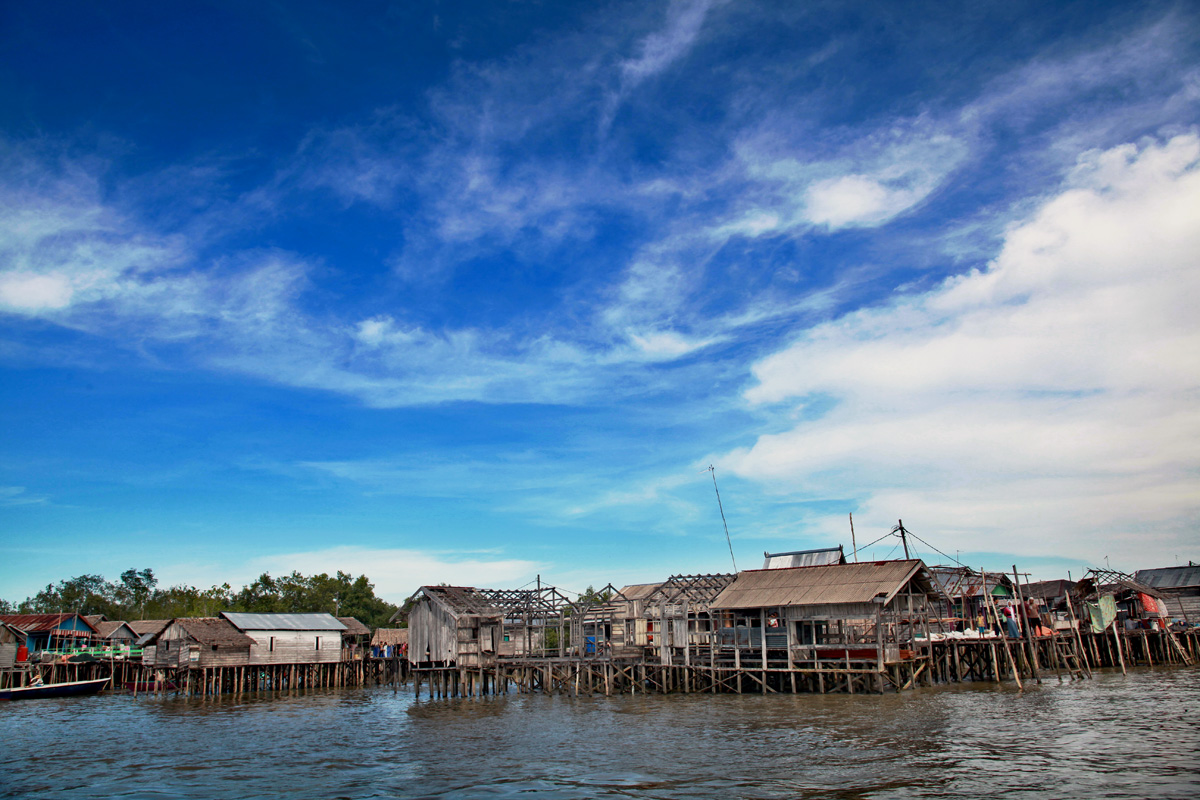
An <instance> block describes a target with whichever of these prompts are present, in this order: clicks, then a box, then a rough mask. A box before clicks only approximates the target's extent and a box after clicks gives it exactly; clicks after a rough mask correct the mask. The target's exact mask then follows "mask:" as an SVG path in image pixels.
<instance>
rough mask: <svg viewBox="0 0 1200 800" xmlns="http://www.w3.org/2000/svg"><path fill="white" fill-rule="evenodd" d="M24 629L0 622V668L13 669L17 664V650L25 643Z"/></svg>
mask: <svg viewBox="0 0 1200 800" xmlns="http://www.w3.org/2000/svg"><path fill="white" fill-rule="evenodd" d="M25 638H26V637H25V631H23V630H21V629H20V628H18V627H16V626H14V625H9V624H8V623H7V622H0V670H10V669H13V668H14V667H15V666H16V664H17V651H18V650H19V649H20V648H21V647H23V646H24V645H25Z"/></svg>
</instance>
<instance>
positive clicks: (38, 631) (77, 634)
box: [0, 613, 96, 653]
mask: <svg viewBox="0 0 1200 800" xmlns="http://www.w3.org/2000/svg"><path fill="white" fill-rule="evenodd" d="M0 622H5V623H8V624H9V625H12V626H13V627H15V628H17V629H19V630H21V631H24V633H25V642H24V644H25V646H26V647H27V648H28V649H29V652H30V653H37V652H40V651H43V650H52V651H62V650H72V649H76V648H80V647H86V646H87V645H88V644H90V643H91V642H92V641H93V640H94V639H95V638H96V628H95V626H93V625H92V624H91V623H90V622H88V620H87V618H86V617H84V616H83V615H82V614H74V613H69V614H68V613H63V614H0Z"/></svg>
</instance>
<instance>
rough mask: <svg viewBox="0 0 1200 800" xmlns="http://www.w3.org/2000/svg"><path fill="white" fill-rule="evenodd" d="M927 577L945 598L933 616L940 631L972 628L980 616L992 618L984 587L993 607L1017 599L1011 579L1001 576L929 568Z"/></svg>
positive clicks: (972, 571) (961, 567) (955, 568)
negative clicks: (942, 628)
mask: <svg viewBox="0 0 1200 800" xmlns="http://www.w3.org/2000/svg"><path fill="white" fill-rule="evenodd" d="M929 573H930V575H932V576H933V580H934V583H935V584H936V586H937V588H938V590H939V591H940V592H941V594H942V596H943V597H944V598H945V599H944V602H943V603H942V606H941V608H940V609H939V610H938V611H937V612H936V613H935V615H934V616H935V617H936V618H937V619H938V622H939V627H944V628H946V629H948V630H963V629H966V628H972V627H974V626H975V619H976V617H978V616H979V615H980V614H983V616H984V619H987V620H991V619H992V618H993V616H994V615H993V614H991V612H990V611H988V600H987V598H986V597H985V596H984V588H985V587H986V590H987V593H988V594H989V595H991V602H992V603H993V604H994V605H996V606H1004V605H1006V604H1007V603H1008V602H1009V601H1010V600H1012V599H1013V598H1014V597H1015V596H1016V592H1015V591H1014V589H1013V582H1012V578H1010V577H1009V576H1007V575H1005V574H1004V573H1003V572H978V571H976V570H973V569H971V568H970V567H963V566H954V567H950V566H935V567H930V568H929Z"/></svg>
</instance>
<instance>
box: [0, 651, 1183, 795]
mask: <svg viewBox="0 0 1200 800" xmlns="http://www.w3.org/2000/svg"><path fill="white" fill-rule="evenodd" d="M1001 796H1003V797H1006V798H1033V797H1037V798H1087V800H1093V799H1094V798H1187V799H1188V800H1195V798H1197V797H1200V669H1196V668H1191V669H1177V670H1149V669H1143V670H1138V671H1134V672H1131V673H1130V675H1129V676H1128V677H1123V676H1122V675H1121V674H1120V673H1119V672H1118V673H1117V674H1115V675H1114V674H1105V675H1098V676H1097V677H1096V679H1095V680H1091V681H1080V682H1076V683H1062V684H1060V683H1059V682H1058V681H1057V680H1055V679H1054V678H1050V679H1049V680H1047V681H1046V682H1045V683H1044V684H1042V685H1041V686H1033V687H1031V688H1028V689H1027V690H1026V691H1024V692H1018V691H1017V690H1016V688H1015V687H1012V686H1007V685H1005V686H996V685H994V684H967V685H962V686H954V687H943V688H935V689H918V690H915V691H909V692H906V693H904V694H902V695H883V696H878V695H852V696H849V695H823V696H822V695H799V696H785V695H771V696H768V697H762V696H759V695H740V696H738V695H672V696H666V697H662V696H645V695H638V696H634V697H631V696H628V695H625V696H621V697H609V698H605V697H580V698H573V697H546V696H541V695H516V694H510V695H507V696H501V697H496V698H483V699H454V700H429V699H420V700H417V699H414V697H413V695H412V692H411V691H410V690H407V689H405V688H403V687H401V688H400V689H399V690H398V691H394V690H393V689H391V688H371V689H363V690H337V691H333V690H331V691H321V692H309V693H307V694H302V695H300V694H297V695H280V696H258V697H249V698H247V697H240V698H229V697H225V698H218V699H208V700H203V699H180V698H174V697H158V698H155V697H145V696H141V697H138V698H133V697H129V696H120V695H115V696H102V697H93V698H74V699H61V700H40V701H24V702H16V703H7V704H3V705H0V797H37V798H58V797H71V798H82V797H87V798H94V797H114V798H155V799H156V800H161V799H163V798H206V799H207V798H214V799H218V798H258V797H295V798H339V797H346V798H372V797H381V798H382V797H401V798H418V797H430V798H467V797H483V798H516V797H521V798H525V797H537V798H555V799H556V800H557V799H558V798H594V797H620V798H707V797H719V798H724V799H725V800H728V799H729V798H824V797H832V798H907V797H951V798H971V799H972V800H979V798H989V797H1001Z"/></svg>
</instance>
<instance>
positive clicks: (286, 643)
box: [244, 631, 342, 664]
mask: <svg viewBox="0 0 1200 800" xmlns="http://www.w3.org/2000/svg"><path fill="white" fill-rule="evenodd" d="M244 633H245V634H246V635H247V636H249V637H250V638H251V639H253V640H254V641H255V645H254V647H252V648H250V663H251V664H331V663H336V662H338V661H341V660H342V632H341V631H244ZM272 639H274V640H275V641H274V649H272V642H271V640H272ZM318 645H319V646H318Z"/></svg>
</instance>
